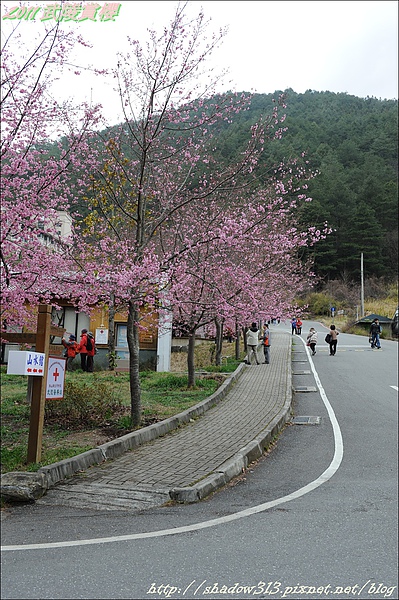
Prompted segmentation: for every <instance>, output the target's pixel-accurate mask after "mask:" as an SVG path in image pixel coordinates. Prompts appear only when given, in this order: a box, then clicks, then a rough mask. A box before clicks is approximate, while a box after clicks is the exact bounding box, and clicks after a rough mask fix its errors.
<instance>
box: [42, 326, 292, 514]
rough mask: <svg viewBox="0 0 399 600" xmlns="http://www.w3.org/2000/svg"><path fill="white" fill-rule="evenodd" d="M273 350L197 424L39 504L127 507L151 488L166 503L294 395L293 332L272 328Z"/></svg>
mask: <svg viewBox="0 0 399 600" xmlns="http://www.w3.org/2000/svg"><path fill="white" fill-rule="evenodd" d="M270 354H271V362H270V364H268V365H266V364H260V365H251V366H246V367H245V368H244V372H243V374H242V375H241V377H240V378H239V379H238V381H237V383H236V384H235V385H234V386H233V388H232V389H231V390H230V391H229V392H228V394H227V396H226V398H225V399H224V400H222V401H221V402H220V403H219V404H218V405H217V406H215V407H214V408H211V409H210V410H208V411H207V412H206V413H205V414H204V415H203V416H202V417H200V418H199V419H197V420H195V421H194V422H193V423H189V424H188V425H185V426H184V427H182V428H180V429H178V430H176V431H174V432H171V433H169V434H167V435H165V436H164V437H161V438H158V439H156V440H154V441H152V442H149V443H147V444H144V445H143V446H140V447H138V448H135V449H134V450H131V451H129V452H127V453H126V454H124V455H123V456H121V457H120V458H117V459H115V460H112V461H107V462H105V463H104V464H102V465H100V466H94V467H91V468H90V469H88V470H87V471H86V472H85V473H84V474H83V476H75V477H73V478H72V480H69V481H68V482H64V483H62V484H60V485H58V486H57V487H56V488H54V489H53V490H49V492H48V494H47V496H45V497H43V498H42V499H41V500H40V501H39V502H41V503H46V504H48V503H51V504H53V503H55V504H57V503H59V504H68V505H71V504H72V505H81V506H82V505H83V504H85V506H92V505H93V508H105V506H104V504H108V508H109V509H113V510H115V509H116V508H117V507H120V508H126V507H127V506H129V502H131V501H132V498H133V496H134V493H135V492H137V494H138V495H139V496H140V497H139V500H138V504H137V506H136V508H137V507H140V501H145V500H146V498H147V496H148V495H149V496H151V493H150V492H151V491H152V492H153V494H152V496H154V494H155V495H157V494H158V497H157V498H156V499H155V500H154V497H152V498H148V501H149V502H150V504H149V506H150V505H156V504H160V503H163V502H164V501H165V499H166V497H167V494H168V490H169V489H171V488H174V487H183V486H190V485H192V484H193V483H194V482H196V481H198V480H200V479H202V478H204V477H206V476H207V475H209V474H210V473H212V472H214V471H215V469H217V468H218V467H219V466H220V465H221V464H222V463H224V462H225V461H226V460H228V459H229V458H231V457H232V456H234V454H236V453H237V452H238V451H239V450H240V449H241V448H243V447H244V446H246V444H248V443H249V442H251V441H252V440H254V439H255V438H256V437H257V436H258V435H259V434H261V433H262V431H264V430H265V429H267V427H268V425H269V424H270V423H271V422H272V421H273V419H274V418H275V417H276V416H277V415H278V414H279V413H280V412H281V411H282V410H283V407H284V405H285V404H286V401H287V397H288V395H289V396H290V394H291V336H290V335H289V334H288V333H287V332H283V331H279V330H278V329H277V330H275V331H273V332H272V347H271V352H270ZM261 357H262V351H260V352H259V359H260V360H261ZM262 358H263V357H262ZM107 490H108V493H107ZM100 491H101V494H100ZM146 492H147V493H146ZM137 494H136V496H137ZM100 496H101V497H100ZM123 496H125V500H123V498H122V497H123ZM79 498H81V501H79ZM112 499H113V500H112ZM111 500H112V501H111ZM114 500H115V501H114ZM93 503H94V504H93ZM151 503H152V504H151ZM100 505H102V506H100Z"/></svg>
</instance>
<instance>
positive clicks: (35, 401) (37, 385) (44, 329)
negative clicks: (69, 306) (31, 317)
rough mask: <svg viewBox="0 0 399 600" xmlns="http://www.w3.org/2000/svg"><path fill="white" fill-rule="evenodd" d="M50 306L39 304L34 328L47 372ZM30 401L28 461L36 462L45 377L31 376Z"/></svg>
mask: <svg viewBox="0 0 399 600" xmlns="http://www.w3.org/2000/svg"><path fill="white" fill-rule="evenodd" d="M51 310H52V309H51V306H48V305H47V304H40V305H39V314H38V317H37V330H36V351H37V352H43V353H44V354H45V364H44V373H47V367H48V355H49V346H50V328H51ZM32 379H33V381H32V402H31V407H30V425H29V439H28V463H38V462H40V459H41V457H42V437H43V424H44V404H45V396H46V381H45V377H34V378H32Z"/></svg>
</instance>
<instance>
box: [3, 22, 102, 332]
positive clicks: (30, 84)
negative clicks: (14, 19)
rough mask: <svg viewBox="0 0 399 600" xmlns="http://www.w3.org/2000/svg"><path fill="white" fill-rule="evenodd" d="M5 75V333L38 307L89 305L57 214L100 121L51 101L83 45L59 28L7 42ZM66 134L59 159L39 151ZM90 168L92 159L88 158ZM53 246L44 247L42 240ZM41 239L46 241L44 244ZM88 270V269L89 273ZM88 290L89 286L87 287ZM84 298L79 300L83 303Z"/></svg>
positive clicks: (65, 202)
mask: <svg viewBox="0 0 399 600" xmlns="http://www.w3.org/2000/svg"><path fill="white" fill-rule="evenodd" d="M2 40H3V47H2V75H1V119H2V137H1V146H0V147H1V169H2V186H1V291H2V314H1V319H2V329H4V328H6V327H9V326H11V325H16V326H22V325H28V324H32V323H31V322H30V321H31V318H32V311H31V310H29V309H28V308H27V307H28V306H29V307H31V308H32V307H35V306H36V305H37V304H38V303H39V302H49V303H50V302H52V303H55V302H56V299H57V298H60V297H63V298H66V297H72V296H74V297H75V299H77V302H78V303H79V302H80V303H81V305H83V304H85V303H87V292H86V289H85V288H84V287H83V286H82V285H81V281H82V279H83V280H84V275H83V276H82V278H80V276H79V273H80V272H82V268H81V267H82V264H80V265H79V263H77V262H76V260H75V259H74V257H73V256H71V254H70V253H69V244H68V242H69V241H70V240H66V239H61V238H60V236H59V235H58V234H57V227H56V224H57V221H58V216H57V215H58V211H60V210H61V211H66V210H67V209H68V206H69V200H70V197H71V195H73V194H74V193H79V182H77V183H76V185H75V189H70V185H69V184H70V182H68V185H67V183H66V182H67V181H68V179H69V170H70V169H71V167H72V166H73V167H74V168H77V167H79V165H81V164H82V163H81V161H80V156H81V153H82V151H83V150H84V149H85V148H86V145H85V144H86V133H85V132H86V129H87V128H89V127H90V126H92V125H93V124H95V123H96V122H97V116H96V114H95V111H94V110H93V109H92V110H88V109H87V107H84V106H83V107H80V108H79V110H75V109H74V108H73V107H71V106H69V105H66V104H63V105H60V104H59V103H57V101H56V100H54V99H53V98H52V96H51V86H52V83H53V81H54V79H55V78H57V77H59V76H62V73H63V72H64V70H65V69H67V68H68V67H67V61H68V53H69V51H70V50H71V48H72V47H73V46H74V45H75V44H76V43H77V42H79V41H80V40H79V39H77V38H76V36H74V35H73V34H72V33H65V32H63V31H62V30H61V29H60V25H59V24H57V25H55V26H54V27H50V28H48V29H47V30H46V31H45V33H44V34H43V35H42V36H41V37H40V38H39V39H38V40H35V42H33V43H30V44H29V43H28V42H26V45H25V43H24V40H23V39H22V38H21V36H18V33H17V29H14V30H13V31H12V32H11V33H10V35H9V36H8V37H7V36H6V35H3V36H2ZM54 131H56V132H57V134H59V133H60V132H64V134H65V135H66V136H68V147H67V149H65V148H63V147H62V146H61V145H59V146H58V151H59V155H58V158H52V157H49V156H47V155H45V153H43V151H42V150H41V148H40V146H41V144H42V142H43V141H44V140H48V139H49V137H51V136H52V135H53V133H54ZM86 165H87V160H86ZM46 238H47V240H50V242H51V243H49V244H45V243H42V242H43V240H44V239H46ZM41 240H42V241H41ZM83 271H84V269H83ZM89 289H90V288H89ZM79 298H80V300H79Z"/></svg>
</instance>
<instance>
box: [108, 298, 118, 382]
mask: <svg viewBox="0 0 399 600" xmlns="http://www.w3.org/2000/svg"><path fill="white" fill-rule="evenodd" d="M114 300H115V296H114V294H111V298H110V302H109V309H108V368H109V370H110V371H114V370H115V367H116V355H115V303H114Z"/></svg>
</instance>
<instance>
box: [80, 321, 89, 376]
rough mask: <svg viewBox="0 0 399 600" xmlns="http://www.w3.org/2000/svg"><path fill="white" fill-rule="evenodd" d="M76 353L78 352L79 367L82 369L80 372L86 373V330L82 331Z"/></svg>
mask: <svg viewBox="0 0 399 600" xmlns="http://www.w3.org/2000/svg"><path fill="white" fill-rule="evenodd" d="M78 352H80V366H81V367H82V371H87V329H82V333H81V335H80V343H79V346H78Z"/></svg>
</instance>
